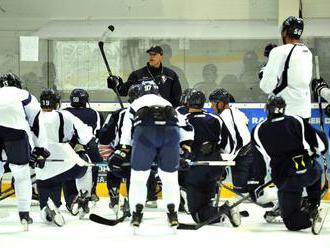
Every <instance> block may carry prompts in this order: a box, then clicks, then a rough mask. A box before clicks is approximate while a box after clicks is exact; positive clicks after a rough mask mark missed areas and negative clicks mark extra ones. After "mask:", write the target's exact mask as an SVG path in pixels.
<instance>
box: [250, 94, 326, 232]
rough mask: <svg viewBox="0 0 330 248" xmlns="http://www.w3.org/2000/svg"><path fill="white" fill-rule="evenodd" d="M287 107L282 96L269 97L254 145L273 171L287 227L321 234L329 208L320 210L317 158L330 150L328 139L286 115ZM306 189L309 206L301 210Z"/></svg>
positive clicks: (253, 136)
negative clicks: (310, 229)
mask: <svg viewBox="0 0 330 248" xmlns="http://www.w3.org/2000/svg"><path fill="white" fill-rule="evenodd" d="M285 107H286V103H285V101H284V100H283V98H282V97H277V96H272V97H270V98H269V100H268V102H267V104H266V111H267V120H265V121H263V122H261V123H260V124H258V125H257V126H256V127H255V128H254V129H253V135H252V138H253V144H254V145H255V147H256V148H257V151H258V152H259V153H260V154H261V155H262V157H263V159H264V161H265V163H266V166H270V168H271V176H272V180H273V182H274V184H275V185H276V186H277V188H278V202H279V207H280V211H281V216H282V218H283V221H284V224H285V226H286V227H287V228H288V229H289V230H292V231H297V230H301V229H305V228H309V227H312V232H313V233H314V234H318V233H319V232H320V231H321V228H322V225H323V222H324V219H325V216H326V213H327V209H322V208H319V205H320V195H321V193H320V191H321V168H320V166H319V165H318V164H317V163H316V162H315V158H314V157H315V156H318V155H319V154H320V153H325V152H326V151H327V149H328V144H327V139H326V137H325V134H324V133H323V132H320V131H317V130H316V129H314V128H313V127H312V126H311V125H310V124H308V123H307V122H306V121H304V120H303V119H302V118H300V117H298V116H286V115H284V111H285ZM274 137H276V138H274ZM304 187H306V191H307V199H308V203H309V206H308V207H307V208H305V209H301V202H302V192H303V189H304Z"/></svg>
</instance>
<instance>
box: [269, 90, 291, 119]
mask: <svg viewBox="0 0 330 248" xmlns="http://www.w3.org/2000/svg"><path fill="white" fill-rule="evenodd" d="M285 107H286V103H285V101H284V99H283V98H282V97H281V96H274V95H272V96H270V97H269V98H268V101H267V103H266V106H265V109H266V113H267V117H268V118H269V119H273V118H277V117H280V116H283V115H284V112H285Z"/></svg>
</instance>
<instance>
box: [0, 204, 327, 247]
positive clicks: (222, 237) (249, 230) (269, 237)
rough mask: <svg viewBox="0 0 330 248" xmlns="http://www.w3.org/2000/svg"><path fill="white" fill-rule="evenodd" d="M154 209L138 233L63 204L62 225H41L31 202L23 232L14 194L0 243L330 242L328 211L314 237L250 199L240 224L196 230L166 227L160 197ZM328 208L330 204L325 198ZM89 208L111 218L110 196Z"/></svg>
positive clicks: (5, 209) (184, 218)
mask: <svg viewBox="0 0 330 248" xmlns="http://www.w3.org/2000/svg"><path fill="white" fill-rule="evenodd" d="M158 205H160V206H159V208H157V209H145V213H144V219H143V223H142V224H141V226H140V229H139V230H138V233H137V234H135V235H134V234H133V229H132V228H131V226H130V225H129V221H128V220H126V221H124V222H123V223H120V224H118V225H116V226H113V227H111V226H105V225H100V224H97V223H93V222H91V221H90V220H89V219H88V216H86V218H85V219H83V220H79V219H78V217H74V216H71V215H70V214H69V213H68V212H67V210H65V209H64V208H61V211H62V213H63V216H64V218H65V220H66V224H65V225H64V226H63V227H57V226H54V225H47V224H44V223H43V222H42V221H41V219H40V217H39V206H33V207H32V211H31V217H32V218H33V220H34V224H32V225H30V230H29V231H28V232H23V231H22V230H23V229H22V226H21V225H20V224H19V221H18V215H17V212H16V205H15V199H13V198H12V199H6V200H4V201H2V202H0V216H1V215H6V214H9V215H8V216H7V217H2V218H0V245H1V247H10V248H16V247H17V248H27V247H34V248H37V247H45V248H46V247H58V248H60V247H77V248H81V247H89V248H98V247H108V248H124V247H129V248H140V247H143V248H151V247H152V248H162V247H166V248H176V247H179V248H184V247H189V248H192V247H199V248H211V247H226V248H236V247H239V248H247V247H254V248H259V247H262V248H271V247H276V248H284V247H285V248H287V247H290V248H305V247H306V248H307V247H308V248H328V247H330V215H328V217H327V219H326V220H325V223H324V226H323V230H322V232H321V233H320V235H318V236H316V235H313V234H312V233H311V230H310V229H306V230H304V231H299V232H289V231H287V230H286V228H285V226H284V225H283V224H269V223H266V222H265V221H264V219H263V214H264V211H265V209H262V208H260V207H258V206H256V205H254V204H251V203H244V204H241V205H240V210H247V211H248V212H249V214H250V216H249V217H246V218H242V224H241V226H240V227H238V228H233V227H231V225H230V224H229V223H226V224H217V225H212V226H205V227H202V228H201V229H199V230H191V231H188V230H187V231H186V230H177V232H176V234H174V233H173V230H172V229H170V228H169V227H168V226H167V222H166V214H165V212H163V210H162V208H161V202H159V204H158ZM323 206H328V207H330V204H329V203H327V204H325V203H323ZM91 212H93V213H96V214H100V215H102V216H103V217H107V218H114V215H113V212H112V210H110V209H109V208H108V200H107V199H101V201H99V202H98V203H97V205H96V207H95V208H94V209H92V210H91ZM179 221H180V222H184V223H192V219H191V218H190V216H188V215H186V214H181V213H180V215H179Z"/></svg>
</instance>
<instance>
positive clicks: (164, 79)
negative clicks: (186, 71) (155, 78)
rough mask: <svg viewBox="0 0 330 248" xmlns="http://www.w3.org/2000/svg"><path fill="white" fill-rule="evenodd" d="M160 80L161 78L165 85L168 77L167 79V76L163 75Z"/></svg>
mask: <svg viewBox="0 0 330 248" xmlns="http://www.w3.org/2000/svg"><path fill="white" fill-rule="evenodd" d="M160 78H161V81H162V83H163V84H164V83H165V82H166V80H167V77H166V75H164V74H162V75H161V76H160Z"/></svg>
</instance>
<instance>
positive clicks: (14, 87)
mask: <svg viewBox="0 0 330 248" xmlns="http://www.w3.org/2000/svg"><path fill="white" fill-rule="evenodd" d="M21 84H22V82H21V80H20V79H19V78H18V77H17V76H16V75H15V74H13V73H8V74H4V75H1V76H0V116H1V117H0V154H1V153H3V155H4V156H2V159H6V160H7V162H9V167H10V170H11V172H12V174H13V176H14V179H15V183H14V184H15V193H16V199H17V205H18V213H19V217H20V220H21V223H22V224H23V225H24V228H25V229H26V230H27V227H28V224H31V223H32V219H31V218H30V216H29V211H30V206H31V197H32V185H31V178H30V168H29V165H28V164H29V160H30V159H36V158H37V159H38V160H39V162H42V161H44V160H45V159H46V158H47V157H48V156H49V152H48V150H47V149H46V147H47V138H46V133H45V128H44V125H43V122H42V121H41V120H40V111H41V109H40V106H39V103H38V100H37V99H36V98H35V97H34V96H33V95H31V94H30V93H29V92H27V91H25V90H23V89H21V88H22V87H21ZM33 147H34V149H33V151H31V148H33ZM31 152H32V155H31ZM3 165H4V164H3V163H1V162H0V167H1V168H0V178H2V175H3V172H4V170H3V168H2V166H3Z"/></svg>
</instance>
